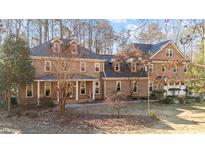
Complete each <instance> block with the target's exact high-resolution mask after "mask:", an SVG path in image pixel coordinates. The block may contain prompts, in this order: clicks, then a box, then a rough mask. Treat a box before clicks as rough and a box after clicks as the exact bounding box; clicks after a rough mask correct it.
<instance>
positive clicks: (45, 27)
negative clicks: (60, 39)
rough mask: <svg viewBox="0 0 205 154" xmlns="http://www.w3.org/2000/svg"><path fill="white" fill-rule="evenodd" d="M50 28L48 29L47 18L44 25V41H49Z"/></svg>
mask: <svg viewBox="0 0 205 154" xmlns="http://www.w3.org/2000/svg"><path fill="white" fill-rule="evenodd" d="M48 32H49V29H48V19H45V25H44V42H46V41H48V38H49V33H48Z"/></svg>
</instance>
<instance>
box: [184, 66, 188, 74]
mask: <svg viewBox="0 0 205 154" xmlns="http://www.w3.org/2000/svg"><path fill="white" fill-rule="evenodd" d="M185 69H186V71H185ZM187 69H188V66H187V65H184V73H187V71H188V70H187Z"/></svg>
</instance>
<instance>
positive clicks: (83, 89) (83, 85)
mask: <svg viewBox="0 0 205 154" xmlns="http://www.w3.org/2000/svg"><path fill="white" fill-rule="evenodd" d="M80 94H81V95H85V94H86V82H85V81H82V82H80Z"/></svg>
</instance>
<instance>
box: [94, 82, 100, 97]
mask: <svg viewBox="0 0 205 154" xmlns="http://www.w3.org/2000/svg"><path fill="white" fill-rule="evenodd" d="M96 83H98V87H97V86H96ZM96 88H98V89H99V93H96ZM95 94H100V81H95Z"/></svg>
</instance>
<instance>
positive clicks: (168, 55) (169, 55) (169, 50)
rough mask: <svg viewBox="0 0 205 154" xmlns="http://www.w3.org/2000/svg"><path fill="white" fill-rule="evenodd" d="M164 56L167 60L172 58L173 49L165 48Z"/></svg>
mask: <svg viewBox="0 0 205 154" xmlns="http://www.w3.org/2000/svg"><path fill="white" fill-rule="evenodd" d="M166 56H167V57H169V58H171V57H173V49H169V48H167V49H166Z"/></svg>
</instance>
